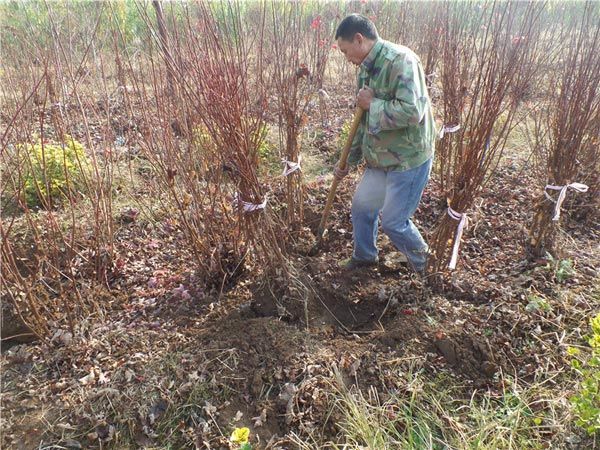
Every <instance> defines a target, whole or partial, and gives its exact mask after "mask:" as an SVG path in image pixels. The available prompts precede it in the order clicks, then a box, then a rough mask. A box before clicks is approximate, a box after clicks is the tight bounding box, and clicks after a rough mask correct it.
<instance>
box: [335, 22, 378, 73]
mask: <svg viewBox="0 0 600 450" xmlns="http://www.w3.org/2000/svg"><path fill="white" fill-rule="evenodd" d="M335 38H336V40H337V44H338V48H339V49H340V51H341V52H342V53H343V54H344V55H345V56H346V59H347V60H348V61H350V62H351V63H352V64H356V65H360V63H362V62H363V60H364V59H365V57H366V56H367V55H368V54H369V52H370V51H371V49H372V48H373V45H375V41H377V39H378V38H379V35H378V34H377V28H375V25H374V24H373V22H371V21H370V20H369V19H367V18H366V17H365V16H361V15H360V14H351V15H349V16H348V17H346V18H345V19H344V20H342V22H341V23H340V24H339V26H338V28H337V31H336V32H335Z"/></svg>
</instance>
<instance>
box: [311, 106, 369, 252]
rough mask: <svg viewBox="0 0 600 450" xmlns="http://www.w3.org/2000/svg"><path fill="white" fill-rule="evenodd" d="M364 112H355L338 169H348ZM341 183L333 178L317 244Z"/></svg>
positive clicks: (359, 110)
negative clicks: (347, 165) (349, 156)
mask: <svg viewBox="0 0 600 450" xmlns="http://www.w3.org/2000/svg"><path fill="white" fill-rule="evenodd" d="M364 112H365V111H364V109H362V108H360V107H358V106H357V107H356V109H355V110H354V118H353V119H352V125H351V126H350V131H349V132H348V137H347V138H346V143H345V144H344V148H343V149H342V154H341V155H340V160H339V161H338V167H339V168H340V169H341V170H344V169H346V164H347V163H348V154H349V153H350V147H352V141H353V140H354V136H355V135H356V130H358V126H359V125H360V121H361V120H362V117H363V114H364ZM339 182H340V180H338V179H337V178H335V177H333V181H332V183H331V188H330V189H329V195H328V196H327V203H326V204H325V209H324V210H323V215H322V216H321V223H320V224H319V229H318V230H317V236H316V237H317V244H318V243H320V241H321V239H322V238H323V234H324V233H325V226H326V225H327V219H328V218H329V212H330V211H331V206H332V205H333V199H334V198H335V191H336V189H337V186H338V183H339Z"/></svg>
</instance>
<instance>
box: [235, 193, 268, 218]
mask: <svg viewBox="0 0 600 450" xmlns="http://www.w3.org/2000/svg"><path fill="white" fill-rule="evenodd" d="M267 200H268V196H267V195H265V199H264V200H263V202H262V203H258V204H256V203H250V202H245V201H244V200H242V199H240V197H239V194H238V193H237V192H236V193H235V196H234V198H233V206H234V207H237V208H239V207H242V208H243V210H244V213H245V214H247V213H251V212H254V211H258V210H260V209H265V207H266V206H267Z"/></svg>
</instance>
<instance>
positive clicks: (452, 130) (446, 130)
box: [440, 124, 460, 139]
mask: <svg viewBox="0 0 600 450" xmlns="http://www.w3.org/2000/svg"><path fill="white" fill-rule="evenodd" d="M458 130H460V124H458V125H444V126H443V127H442V129H441V130H440V139H442V138H443V137H444V135H445V134H446V133H456V132H457V131H458Z"/></svg>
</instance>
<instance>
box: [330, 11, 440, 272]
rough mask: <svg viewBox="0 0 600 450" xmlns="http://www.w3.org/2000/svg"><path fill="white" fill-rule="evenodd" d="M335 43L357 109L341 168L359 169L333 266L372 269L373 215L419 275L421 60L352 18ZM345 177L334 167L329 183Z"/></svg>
mask: <svg viewBox="0 0 600 450" xmlns="http://www.w3.org/2000/svg"><path fill="white" fill-rule="evenodd" d="M335 38H336V39H337V45H338V48H339V49H340V51H341V52H342V53H343V54H344V55H345V56H346V59H347V60H348V61H349V62H351V63H353V64H355V65H357V66H359V67H360V71H359V74H358V96H357V98H356V102H357V106H359V107H360V108H362V109H364V110H365V114H364V116H363V119H362V122H361V124H360V126H359V128H358V130H357V132H356V135H355V137H354V140H353V141H352V147H351V149H350V154H349V157H348V164H349V165H352V166H355V165H357V164H358V163H359V162H360V161H361V160H363V159H364V161H365V163H366V168H365V172H364V174H363V177H362V179H361V181H360V183H359V185H358V187H357V188H356V192H355V193H354V197H353V199H352V226H353V228H354V251H353V253H352V257H351V258H348V259H346V260H343V261H342V262H341V263H340V266H341V267H343V268H346V269H355V268H358V267H365V266H370V265H374V264H377V263H378V261H379V258H378V251H377V246H376V241H377V231H378V230H377V229H378V223H379V213H380V212H381V225H382V228H383V231H384V233H386V234H387V235H388V236H389V238H390V239H391V241H392V242H393V243H394V245H395V246H396V247H397V248H398V250H399V251H400V252H402V254H403V255H405V256H406V259H407V260H408V263H409V264H410V266H411V267H412V268H413V269H414V270H415V271H416V272H419V273H423V272H424V270H425V266H426V264H427V255H428V246H427V244H426V243H425V241H424V240H423V237H422V236H421V233H419V230H417V228H416V227H415V225H414V224H413V222H412V220H411V217H412V215H413V214H414V212H415V210H416V209H417V206H418V205H419V202H420V200H421V195H422V194H423V190H424V189H425V186H426V184H427V181H428V180H429V175H430V172H431V164H432V159H433V153H434V143H435V135H436V132H435V123H434V120H433V113H432V110H431V100H430V98H429V94H428V92H427V87H426V85H425V74H424V72H423V68H422V66H421V61H420V60H419V58H418V56H417V55H416V54H415V53H414V52H413V51H412V50H410V49H409V48H407V47H404V46H401V45H396V44H393V43H391V42H388V41H385V40H383V39H380V38H379V35H378V33H377V29H376V28H375V25H374V24H373V22H371V21H370V20H369V19H367V18H366V17H364V16H361V15H359V14H352V15H350V16H348V17H346V18H345V19H344V20H342V22H341V23H340V25H339V26H338V28H337V31H336V35H335ZM347 174H348V169H345V170H341V169H340V168H339V167H338V166H337V165H336V167H335V169H334V177H336V178H337V179H338V180H341V179H342V178H343V177H345V176H346V175H347Z"/></svg>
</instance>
